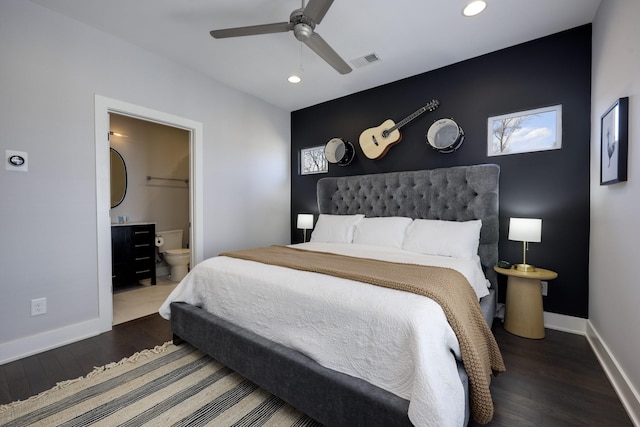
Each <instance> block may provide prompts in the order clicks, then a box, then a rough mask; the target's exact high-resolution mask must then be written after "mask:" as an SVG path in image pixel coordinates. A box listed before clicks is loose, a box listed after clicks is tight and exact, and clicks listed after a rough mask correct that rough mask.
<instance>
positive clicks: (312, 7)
mask: <svg viewBox="0 0 640 427" xmlns="http://www.w3.org/2000/svg"><path fill="white" fill-rule="evenodd" d="M331 4H333V0H309V4H307V7H305V6H304V0H302V7H301V8H300V9H296V10H294V11H293V12H291V15H290V16H289V22H278V23H274V24H263V25H251V26H248V27H236V28H226V29H222V30H213V31H210V32H209V34H211V36H212V37H213V38H215V39H223V38H227V37H241V36H253V35H258V34H270V33H285V32H287V31H290V30H293V34H294V35H295V36H296V39H298V40H299V41H301V42H302V43H304V44H306V45H307V46H309V48H310V49H311V50H313V51H314V52H315V53H316V54H317V55H318V56H320V57H321V58H322V59H324V60H325V61H326V62H327V63H328V64H329V65H331V66H332V67H333V68H335V69H336V71H337V72H339V73H340V74H347V73H350V72H351V67H349V65H348V64H347V63H346V62H345V61H344V60H343V59H342V58H341V57H340V55H338V54H337V53H336V51H335V50H333V49H332V48H331V46H329V44H327V42H326V41H324V39H323V38H322V37H320V35H319V34H318V33H316V32H315V31H313V30H314V28H315V27H316V25H318V24H319V23H320V21H322V18H324V15H326V14H327V11H328V10H329V7H331Z"/></svg>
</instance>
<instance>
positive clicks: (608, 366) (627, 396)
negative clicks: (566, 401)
mask: <svg viewBox="0 0 640 427" xmlns="http://www.w3.org/2000/svg"><path fill="white" fill-rule="evenodd" d="M586 335H587V340H588V341H589V344H591V348H593V351H594V353H595V354H596V357H597V358H598V360H599V361H600V365H602V368H603V369H604V372H605V373H606V374H607V377H608V378H609V381H611V384H613V388H614V389H615V391H616V393H617V394H618V397H619V398H620V401H621V402H622V405H623V406H624V408H625V409H626V410H627V414H628V415H629V418H631V422H632V423H633V424H634V425H635V426H640V393H638V390H636V389H635V387H634V386H633V384H632V383H631V382H630V381H629V377H627V375H626V374H625V372H624V371H623V370H622V368H621V367H620V365H619V364H618V362H617V361H616V358H615V357H614V356H613V354H612V353H611V351H609V348H608V347H607V344H606V343H605V342H604V341H603V340H602V338H601V337H600V334H599V333H598V331H597V330H596V329H595V328H594V327H593V324H592V323H591V322H590V321H587V334H586Z"/></svg>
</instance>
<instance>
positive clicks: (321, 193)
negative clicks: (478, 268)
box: [318, 164, 500, 289]
mask: <svg viewBox="0 0 640 427" xmlns="http://www.w3.org/2000/svg"><path fill="white" fill-rule="evenodd" d="M499 176H500V167H499V166H498V165H494V164H486V165H474V166H456V167H451V168H442V169H433V170H420V171H412V172H391V173H382V174H372V175H359V176H346V177H327V178H322V179H320V180H319V181H318V208H319V210H320V213H323V214H333V215H348V214H357V213H361V214H364V215H366V216H368V217H379V216H405V217H409V218H414V219H415V218H423V219H440V220H446V221H469V220H472V219H480V220H482V229H481V230H480V247H479V249H478V254H479V255H480V262H481V264H482V267H483V270H484V272H485V275H486V277H487V279H489V281H490V282H491V285H492V287H494V288H496V289H497V278H496V273H495V271H494V270H493V266H494V265H495V264H496V263H497V262H498V238H499V230H498V188H499Z"/></svg>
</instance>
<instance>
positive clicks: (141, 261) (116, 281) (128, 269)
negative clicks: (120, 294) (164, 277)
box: [111, 224, 156, 291]
mask: <svg viewBox="0 0 640 427" xmlns="http://www.w3.org/2000/svg"><path fill="white" fill-rule="evenodd" d="M155 235H156V226H155V224H124V225H113V226H112V227H111V260H112V270H111V271H112V280H113V290H114V291H115V290H117V289H121V288H125V287H129V286H132V285H137V284H139V283H140V281H141V280H143V279H151V284H152V285H155V284H156V262H155V255H156V248H155V244H154V241H155Z"/></svg>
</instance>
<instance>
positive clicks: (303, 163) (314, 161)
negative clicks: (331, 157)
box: [300, 145, 329, 175]
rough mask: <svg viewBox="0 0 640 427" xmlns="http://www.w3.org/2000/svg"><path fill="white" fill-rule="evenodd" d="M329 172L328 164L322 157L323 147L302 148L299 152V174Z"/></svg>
mask: <svg viewBox="0 0 640 427" xmlns="http://www.w3.org/2000/svg"><path fill="white" fill-rule="evenodd" d="M327 172H329V162H327V159H326V157H325V156H324V145H319V146H317V147H309V148H303V149H301V150H300V174H301V175H310V174H314V173H327Z"/></svg>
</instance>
